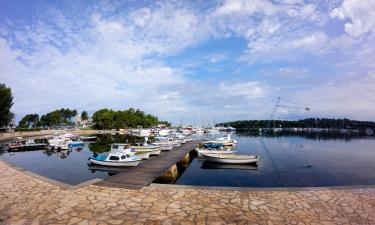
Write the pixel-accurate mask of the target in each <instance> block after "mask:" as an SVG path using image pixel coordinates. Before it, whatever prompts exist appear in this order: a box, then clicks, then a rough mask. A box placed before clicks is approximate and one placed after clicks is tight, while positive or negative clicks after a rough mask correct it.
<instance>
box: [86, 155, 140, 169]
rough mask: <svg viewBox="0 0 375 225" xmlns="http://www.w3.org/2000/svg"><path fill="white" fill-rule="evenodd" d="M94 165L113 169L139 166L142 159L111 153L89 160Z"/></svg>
mask: <svg viewBox="0 0 375 225" xmlns="http://www.w3.org/2000/svg"><path fill="white" fill-rule="evenodd" d="M89 161H90V162H91V163H92V164H96V165H101V166H113V167H128V166H137V165H138V164H139V162H140V161H141V159H140V158H139V157H137V156H135V155H130V154H125V153H121V152H110V153H109V154H108V155H96V156H93V157H90V158H89Z"/></svg>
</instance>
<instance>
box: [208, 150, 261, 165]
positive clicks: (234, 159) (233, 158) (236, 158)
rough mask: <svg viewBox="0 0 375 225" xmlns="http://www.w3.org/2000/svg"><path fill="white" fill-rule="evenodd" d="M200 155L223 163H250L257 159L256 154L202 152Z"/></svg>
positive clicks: (255, 161)
mask: <svg viewBox="0 0 375 225" xmlns="http://www.w3.org/2000/svg"><path fill="white" fill-rule="evenodd" d="M202 156H203V158H204V159H205V160H206V161H209V162H215V163H225V164H250V163H257V162H258V161H259V156H257V155H237V154H209V153H203V154H202Z"/></svg>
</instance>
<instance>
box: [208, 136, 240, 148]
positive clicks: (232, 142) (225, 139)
mask: <svg viewBox="0 0 375 225" xmlns="http://www.w3.org/2000/svg"><path fill="white" fill-rule="evenodd" d="M203 143H204V144H223V145H224V146H232V147H234V146H236V144H237V140H234V139H232V138H231V135H230V134H227V135H224V136H223V137H221V138H216V139H213V140H206V141H204V142H203Z"/></svg>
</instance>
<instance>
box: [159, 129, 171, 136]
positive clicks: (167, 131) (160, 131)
mask: <svg viewBox="0 0 375 225" xmlns="http://www.w3.org/2000/svg"><path fill="white" fill-rule="evenodd" d="M170 132H171V131H170V130H169V129H161V130H159V132H158V134H159V135H160V136H168V135H169V133H170Z"/></svg>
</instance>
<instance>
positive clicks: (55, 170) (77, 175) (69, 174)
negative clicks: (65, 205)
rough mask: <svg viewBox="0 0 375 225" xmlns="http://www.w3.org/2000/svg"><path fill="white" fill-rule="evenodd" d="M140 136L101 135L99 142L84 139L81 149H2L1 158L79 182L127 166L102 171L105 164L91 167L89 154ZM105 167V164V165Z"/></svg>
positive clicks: (63, 179) (46, 173)
mask: <svg viewBox="0 0 375 225" xmlns="http://www.w3.org/2000/svg"><path fill="white" fill-rule="evenodd" d="M142 140H143V139H141V138H136V137H129V136H126V135H116V136H111V135H99V136H98V140H97V142H96V143H87V142H86V143H85V145H84V147H83V148H81V149H72V150H69V151H61V152H54V151H48V150H39V151H26V152H3V153H2V154H1V153H0V154H1V155H0V159H3V160H5V161H8V162H10V163H12V164H14V165H16V166H18V167H21V168H23V169H26V170H28V171H31V172H33V173H36V174H39V175H42V176H45V177H48V178H51V179H54V180H57V181H61V182H63V183H67V184H72V185H75V184H79V183H82V182H85V181H88V180H91V179H95V178H99V179H103V178H106V177H108V176H111V175H114V174H115V172H118V171H119V170H120V171H124V170H126V169H127V168H123V169H119V168H117V169H116V168H115V169H114V170H115V171H108V170H105V171H103V170H102V169H103V167H90V166H89V165H88V163H89V161H88V158H89V157H90V156H93V153H94V152H97V153H103V152H107V151H109V150H110V148H111V147H110V144H111V143H114V142H116V143H128V142H129V143H135V142H139V141H142ZM104 169H106V168H104Z"/></svg>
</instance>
